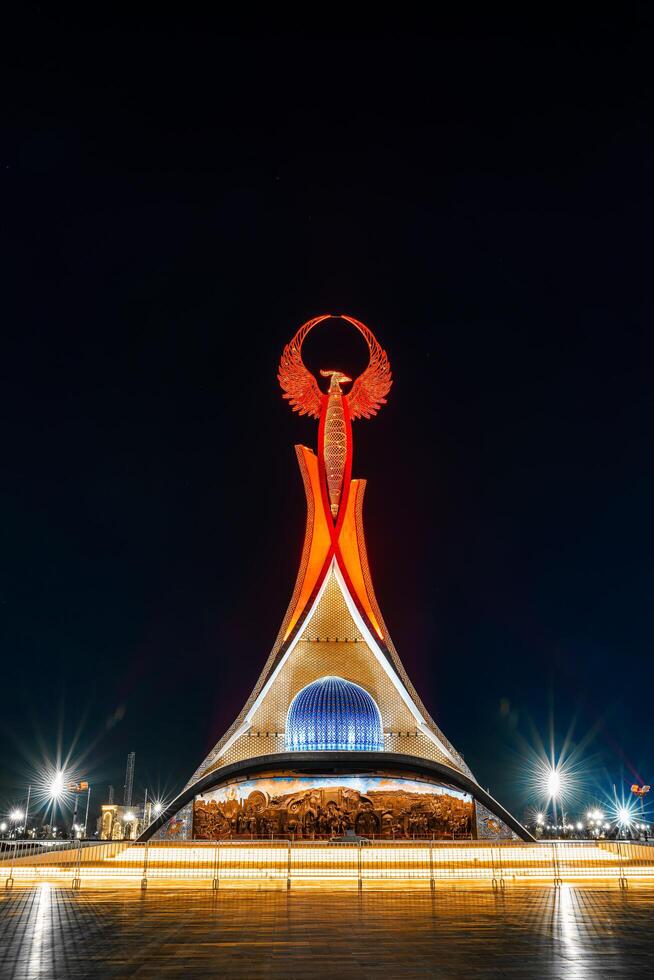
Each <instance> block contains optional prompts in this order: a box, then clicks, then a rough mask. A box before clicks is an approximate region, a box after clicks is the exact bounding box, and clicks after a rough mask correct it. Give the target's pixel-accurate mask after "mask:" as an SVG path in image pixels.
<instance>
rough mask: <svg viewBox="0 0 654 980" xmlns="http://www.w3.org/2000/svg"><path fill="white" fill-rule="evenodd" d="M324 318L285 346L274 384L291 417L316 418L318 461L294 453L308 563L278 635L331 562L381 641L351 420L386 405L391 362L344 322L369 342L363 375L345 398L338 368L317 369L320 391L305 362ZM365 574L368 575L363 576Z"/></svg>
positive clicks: (293, 622) (287, 631) (368, 334)
mask: <svg viewBox="0 0 654 980" xmlns="http://www.w3.org/2000/svg"><path fill="white" fill-rule="evenodd" d="M326 319H330V317H329V315H325V316H319V317H315V318H314V319H313V320H308V321H307V322H306V323H305V324H304V325H303V326H302V327H300V329H299V330H298V332H297V333H296V335H295V337H294V338H293V340H292V341H291V342H290V343H289V344H287V345H286V347H285V348H284V352H283V354H282V358H281V362H280V365H279V375H278V377H279V383H280V384H281V386H282V389H283V391H284V398H287V399H288V400H289V402H290V403H291V407H292V408H293V411H295V412H299V413H300V414H301V415H311V416H312V417H313V418H316V419H318V420H319V425H318V457H317V458H316V456H315V455H314V454H313V453H312V452H311V450H309V449H305V448H304V447H302V448H301V449H300V448H299V447H298V458H299V460H300V466H301V467H302V469H303V473H304V483H305V490H306V494H307V507H308V514H309V515H311V519H310V521H309V522H308V523H307V539H306V540H305V554H306V561H304V560H303V563H302V570H301V575H300V577H301V579H302V581H301V583H300V582H298V587H297V588H296V592H295V595H294V597H293V600H292V602H291V608H289V611H288V614H287V619H286V621H285V626H284V629H283V631H282V637H283V639H284V640H286V639H288V638H289V637H290V635H291V633H292V632H293V630H294V629H295V628H296V626H297V624H298V623H299V622H300V620H301V618H302V615H303V613H304V612H305V610H306V608H307V603H308V600H309V599H310V598H311V596H313V595H314V594H315V592H316V590H317V589H318V588H320V585H321V583H322V581H323V579H324V577H325V575H326V573H327V570H328V568H329V565H330V563H331V561H332V560H333V559H335V560H336V562H337V564H338V566H339V568H340V570H341V572H342V574H343V576H344V579H345V581H346V582H347V583H348V587H349V591H350V593H351V595H352V597H353V599H354V601H355V602H356V604H357V606H358V607H359V610H360V612H361V613H362V614H363V615H364V616H365V618H366V620H367V621H368V623H369V624H370V626H371V627H372V629H373V631H374V632H375V633H376V635H377V636H378V637H379V639H382V640H383V639H384V633H383V629H382V619H381V614H380V613H379V611H378V609H377V603H376V600H375V597H374V594H373V591H372V584H371V582H370V575H369V573H368V569H367V562H366V558H365V541H364V539H363V526H362V523H361V521H360V520H359V521H357V514H358V513H359V514H360V507H361V501H362V499H363V489H364V486H365V484H364V483H362V482H361V481H358V480H352V424H351V423H352V419H357V418H370V417H371V416H372V415H376V414H377V412H378V410H379V408H380V407H381V406H382V405H383V404H385V403H386V395H387V394H388V392H389V389H390V387H391V384H392V378H391V369H390V365H389V363H388V358H387V356H386V354H385V352H384V351H383V350H382V348H381V347H380V346H379V344H378V343H377V341H376V340H375V337H374V335H373V333H372V331H371V330H369V329H368V327H366V326H365V325H364V324H363V323H361V322H360V321H359V320H355V319H354V318H353V317H349V316H343V317H341V319H343V320H347V321H348V323H351V324H352V325H353V326H354V327H356V329H357V330H358V331H359V332H360V333H361V334H362V336H363V337H364V339H365V341H366V343H367V344H368V351H369V360H368V366H367V368H366V370H365V371H364V372H363V373H362V374H361V375H359V377H358V378H356V379H355V380H354V382H353V383H352V388H351V390H350V392H349V393H348V394H344V393H343V391H342V388H341V385H343V384H349V383H350V381H351V379H350V378H349V377H348V376H347V375H346V374H343V372H342V371H340V370H334V369H330V370H321V372H320V374H321V376H322V377H326V378H329V379H330V383H329V389H328V391H327V392H325V393H323V392H322V391H321V389H320V388H319V386H318V382H317V380H316V379H315V378H314V376H313V375H312V374H311V373H310V371H309V370H308V369H307V368H306V366H305V364H304V362H303V360H302V345H303V343H304V340H305V339H306V336H307V334H308V333H309V331H310V330H312V329H313V327H315V326H316V325H317V324H318V323H321V322H322V321H323V320H326ZM364 569H365V574H364Z"/></svg>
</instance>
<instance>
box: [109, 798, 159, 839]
mask: <svg viewBox="0 0 654 980" xmlns="http://www.w3.org/2000/svg"><path fill="white" fill-rule="evenodd" d="M151 821H152V802H151V801H148V802H147V803H146V805H145V820H144V819H143V806H142V805H141V806H126V805H125V804H124V803H103V804H102V807H101V813H100V819H99V820H98V832H99V835H100V840H136V838H137V837H138V836H139V834H142V833H143V831H144V830H145V828H146V827H147V826H149V824H150V823H151Z"/></svg>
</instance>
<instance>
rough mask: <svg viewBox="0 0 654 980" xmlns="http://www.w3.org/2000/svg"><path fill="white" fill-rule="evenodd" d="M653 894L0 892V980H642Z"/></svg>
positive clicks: (651, 952) (649, 956) (650, 950)
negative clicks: (620, 979) (71, 979)
mask: <svg viewBox="0 0 654 980" xmlns="http://www.w3.org/2000/svg"><path fill="white" fill-rule="evenodd" d="M653 913H654V888H652V887H650V886H634V887H631V888H630V889H629V890H628V891H625V892H622V891H620V890H619V889H618V888H617V887H616V886H613V887H600V886H588V887H577V886H575V887H571V886H569V885H564V886H563V887H562V888H560V889H555V888H553V887H545V888H541V887H515V888H507V889H506V890H505V891H504V892H499V893H496V892H493V891H492V890H491V889H490V888H489V889H485V888H476V889H474V888H473V889H469V890H464V889H458V888H457V889H455V888H451V887H442V888H440V887H439V888H437V889H436V891H435V892H434V894H433V895H432V894H431V892H430V891H429V889H424V890H418V889H416V890H408V891H405V892H402V891H372V890H371V891H367V890H365V889H364V891H363V893H362V894H359V893H358V892H357V891H356V889H353V890H347V891H345V890H343V891H329V890H323V889H318V890H315V891H310V890H306V891H303V890H300V889H297V890H291V892H290V893H288V894H287V893H286V892H285V891H256V890H253V889H248V890H227V889H225V890H223V891H218V892H210V891H208V890H207V891H204V890H188V891H180V890H179V889H176V890H155V889H150V890H149V891H148V892H146V893H144V894H142V893H141V891H140V890H138V889H125V888H118V889H109V888H103V889H97V890H91V889H82V890H81V891H77V892H74V891H71V890H69V889H66V888H58V887H55V886H52V885H49V884H40V885H36V886H34V887H32V888H28V887H25V888H15V889H13V890H7V891H2V892H0V976H1V977H2V978H3V980H4V978H9V977H12V978H13V977H30V978H31V977H62V978H64V977H66V978H67V977H90V976H95V977H133V976H138V977H154V976H156V977H158V978H161V980H165V978H166V977H181V976H184V977H190V978H192V977H200V976H202V977H205V978H207V977H210V976H217V975H220V976H221V977H243V978H248V980H250V978H258V977H266V978H271V977H272V978H275V977H289V976H292V977H294V978H295V977H313V978H318V977H338V978H339V980H347V978H350V977H357V978H359V980H360V978H369V977H386V978H389V977H392V978H395V977H398V978H414V977H415V978H417V977H421V978H424V977H439V978H441V977H466V978H473V977H474V978H477V977H482V978H484V977H515V978H530V977H534V978H539V980H540V978H545V977H547V978H549V977H555V978H564V977H565V978H568V977H570V978H571V977H575V978H585V977H588V978H597V977H626V976H640V977H644V976H648V975H649V976H652V975H654V966H652V965H651V964H652V963H653V962H654V935H653V932H652V921H653Z"/></svg>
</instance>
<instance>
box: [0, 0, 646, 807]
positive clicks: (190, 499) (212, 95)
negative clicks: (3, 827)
mask: <svg viewBox="0 0 654 980" xmlns="http://www.w3.org/2000/svg"><path fill="white" fill-rule="evenodd" d="M337 27H338V24H337V23H336V24H334V25H332V30H331V31H330V32H329V33H325V34H322V35H320V34H310V33H305V34H301V33H283V32H278V33H270V34H266V33H265V31H264V30H263V29H259V30H258V32H257V33H255V34H252V35H250V36H247V35H244V34H243V33H238V32H236V31H234V30H232V31H231V32H230V31H224V32H221V31H220V29H219V28H218V26H217V25H216V24H212V23H207V24H203V23H201V22H200V21H199V20H197V21H194V22H193V23H184V22H178V21H175V20H174V19H173V18H172V17H169V18H165V17H164V18H163V19H156V18H154V17H153V18H152V20H149V21H148V22H147V23H145V22H143V23H136V22H127V23H125V24H124V25H121V24H119V23H115V24H109V23H107V24H100V23H97V24H93V23H90V22H89V23H83V22H82V23H79V24H76V25H73V24H69V23H65V22H64V21H63V20H57V19H56V15H54V14H52V15H48V14H46V13H44V12H41V13H38V11H37V12H36V13H35V14H34V15H33V18H32V19H31V20H30V21H29V22H28V23H27V24H22V25H20V26H18V27H17V28H16V31H15V33H14V34H13V35H12V32H11V31H10V32H8V34H7V35H6V36H5V39H4V43H3V47H4V51H3V61H4V65H5V69H4V70H5V81H4V86H3V91H4V106H3V117H4V122H3V124H2V146H1V148H0V168H1V169H0V174H1V181H2V185H1V186H2V222H1V232H0V240H1V242H2V256H1V262H2V266H1V267H2V282H3V287H2V294H3V302H2V306H3V317H2V321H3V325H2V343H1V349H0V375H1V377H0V392H1V394H0V398H1V399H2V405H3V407H2V414H1V419H0V424H1V429H0V446H1V448H2V455H1V460H2V473H1V481H0V535H1V542H2V545H1V554H2V560H1V562H0V650H1V657H2V665H3V669H2V679H3V698H2V706H3V710H2V729H1V731H0V737H1V744H0V749H1V753H0V809H3V810H4V809H5V808H6V807H7V806H8V805H10V804H11V803H12V802H14V801H16V800H18V799H19V797H20V796H21V794H23V793H24V787H25V785H26V782H27V778H28V777H27V773H28V772H29V771H30V769H29V767H30V766H31V765H33V764H34V765H38V763H39V760H40V759H41V757H42V753H44V752H45V753H49V754H51V755H52V754H53V753H54V752H55V751H56V746H57V742H58V739H61V744H62V745H63V748H64V751H67V750H68V749H69V748H70V746H71V743H72V740H73V737H74V735H75V733H76V732H77V733H79V738H78V742H77V744H76V748H75V750H74V752H73V756H74V757H75V758H77V757H79V755H80V753H81V752H82V753H84V752H85V753H86V755H85V758H84V761H83V763H82V764H81V771H82V772H83V774H85V775H87V776H88V778H89V779H90V781H91V783H92V785H93V787H94V798H95V802H96V803H98V802H99V801H100V798H101V797H103V796H104V795H105V792H106V785H107V784H108V783H114V784H115V785H116V787H117V788H118V787H119V786H122V781H123V772H124V761H125V755H126V753H127V752H128V751H129V750H130V749H134V750H135V751H136V755H137V760H136V762H137V765H136V783H137V785H138V787H139V792H140V791H141V789H142V787H144V786H146V785H147V786H148V787H149V788H150V790H151V791H152V790H157V788H159V789H160V790H164V789H165V790H167V791H168V792H169V793H171V792H172V791H174V790H176V789H178V788H180V787H181V785H182V784H183V783H184V782H185V781H186V779H187V778H188V776H189V775H190V773H191V772H192V771H193V770H194V768H195V767H196V766H197V764H198V763H199V762H200V761H201V759H202V758H203V757H204V754H205V753H206V751H207V750H208V749H209V748H210V747H211V746H212V745H213V743H214V742H215V741H216V740H217V738H218V737H219V736H220V735H221V734H222V733H223V731H224V730H225V728H226V727H227V726H228V724H229V723H230V722H231V721H232V718H233V716H234V715H235V713H236V712H237V710H238V709H239V708H240V706H241V704H242V703H243V701H244V700H245V698H246V697H247V695H248V693H249V691H250V689H251V687H252V685H253V684H254V681H255V680H256V677H257V675H258V672H259V670H260V668H261V665H262V664H263V661H264V659H265V657H266V656H267V653H268V651H269V649H270V646H271V644H272V642H273V640H274V638H275V635H276V632H277V629H278V626H279V623H280V620H281V618H282V615H283V613H284V610H285V608H286V604H287V602H288V599H289V596H290V592H291V590H292V586H293V582H294V576H295V571H296V566H297V560H298V556H299V550H300V546H301V541H302V534H303V530H304V498H303V493H302V486H301V480H300V477H299V474H298V472H297V470H296V464H295V458H294V451H293V445H294V443H296V442H305V443H308V444H314V443H315V439H316V433H317V427H316V425H315V423H312V422H310V421H307V420H305V419H300V418H298V416H295V415H293V414H291V412H290V411H289V409H288V407H287V405H286V404H285V403H284V402H283V401H282V399H281V397H280V393H279V390H278V387H277V382H276V366H277V362H278V358H279V354H280V352H281V349H282V346H283V344H284V343H285V342H286V341H287V340H288V339H290V337H291V335H292V334H293V332H294V331H295V330H296V328H297V327H298V326H299V324H300V323H301V322H302V321H304V320H305V319H307V318H309V317H310V316H313V315H316V314H317V313H320V312H324V311H329V310H335V311H344V312H349V313H351V314H352V315H354V316H357V317H359V318H361V319H363V320H364V321H365V322H366V323H368V324H369V325H370V326H371V327H372V328H373V330H374V331H375V332H376V334H377V336H378V338H379V339H380V342H381V343H382V344H383V346H384V347H385V348H386V350H387V351H388V354H389V357H390V360H391V364H392V367H393V370H394V375H395V379H396V383H395V385H394V387H393V389H392V392H391V395H390V397H389V403H388V405H387V406H386V407H385V408H384V409H383V410H382V412H381V413H380V415H379V416H378V418H376V419H375V420H373V421H372V422H364V423H357V424H356V426H355V464H354V474H355V475H356V476H365V477H367V478H368V480H369V486H368V492H367V504H366V506H367V511H366V517H367V535H368V546H369V551H370V557H371V563H372V569H373V573H374V576H375V581H376V587H377V592H378V597H379V600H380V603H381V606H382V609H383V611H384V614H385V618H386V621H387V623H388V625H389V628H390V630H391V633H392V635H393V637H394V640H395V643H396V645H397V647H398V650H399V652H400V655H401V657H402V658H403V661H404V663H405V665H406V667H407V669H408V671H409V673H410V675H411V676H412V678H413V680H414V682H415V684H416V687H417V688H418V690H419V691H420V693H421V694H422V696H423V698H424V700H425V702H426V704H427V705H428V707H429V708H430V710H431V711H432V713H433V715H434V717H435V718H436V720H437V721H438V722H439V724H440V725H441V727H442V728H443V730H444V731H445V733H446V734H447V735H448V736H449V738H450V739H451V740H452V741H453V742H454V744H455V745H456V746H457V747H458V748H459V749H460V750H461V751H462V752H463V753H464V755H465V757H466V759H467V761H468V762H469V764H470V765H471V767H472V769H473V771H474V772H475V774H476V775H477V777H478V778H479V780H480V782H482V783H483V784H484V785H488V786H490V789H491V791H492V792H494V793H495V794H496V795H497V796H499V797H500V798H501V799H502V800H503V801H504V802H505V803H506V804H507V805H509V806H511V807H514V808H516V810H517V811H518V812H519V813H521V812H522V808H523V806H524V805H525V803H527V802H528V795H527V794H526V792H525V789H524V787H523V785H522V784H521V782H520V781H519V773H520V770H521V768H524V758H525V755H524V753H525V741H526V742H527V743H529V744H534V736H533V733H532V726H533V727H534V728H535V729H536V730H537V731H538V732H539V733H540V734H541V736H542V737H543V738H545V737H546V735H547V731H548V725H549V719H550V714H551V712H552V710H553V717H554V725H555V732H556V733H557V744H558V745H559V746H560V744H561V742H562V740H563V736H564V735H565V733H566V731H567V730H568V728H569V726H570V725H571V723H572V722H573V720H574V723H575V727H574V734H573V740H574V742H575V743H578V744H580V746H581V748H580V749H579V753H580V756H581V757H582V758H583V765H584V769H585V770H586V773H587V779H588V793H601V792H602V791H607V790H609V789H610V786H611V784H612V783H613V782H617V783H618V784H619V785H620V784H621V783H622V782H623V780H626V781H628V782H631V781H632V776H633V777H634V778H635V777H642V779H644V780H645V781H649V780H654V770H653V769H652V762H653V752H654V736H653V735H652V726H651V721H650V718H651V708H650V699H651V693H650V692H651V690H652V683H653V682H654V664H653V660H652V647H653V641H654V626H653V623H652V599H651V595H652V589H653V586H654V582H653V574H652V552H653V545H654V535H653V529H652V528H653V525H652V500H653V499H654V463H653V456H652V418H653V411H652V410H653V401H654V396H653V394H652V380H651V377H652V361H651V354H652V342H651V330H652V312H653V306H654V304H653V300H652V267H653V261H652V228H653V227H654V193H653V190H652V188H653V186H654V182H653V179H652V178H653V174H652V170H653V164H654V98H653V95H654V91H653V89H654V77H653V76H652V72H651V51H652V47H653V45H654V21H653V20H652V19H648V18H647V14H646V13H642V14H630V15H629V16H628V17H626V16H625V18H624V19H621V20H616V21H614V22H611V21H588V20H583V21H582V20H580V21H579V22H567V23H565V24H564V25H558V26H557V25H555V24H552V23H550V24H546V23H543V24H531V25H529V24H526V23H519V24H513V25H511V24H504V25H502V24H498V23H494V24H491V23H490V22H489V23H487V22H479V23H475V22H474V21H471V22H470V23H468V24H467V25H466V24H455V23H451V24H450V23H448V24H447V25H442V26H441V28H439V29H438V30H434V31H432V32H428V31H426V30H423V29H421V28H420V25H418V24H416V25H414V30H413V32H409V31H408V30H407V31H402V30H399V29H397V28H393V29H391V28H390V27H389V28H388V29H385V28H384V29H382V28H380V29H379V31H378V32H377V33H374V32H372V33H368V34H365V33H362V32H356V31H355V29H354V28H353V29H352V33H350V34H347V33H345V32H340V33H339V31H338V30H337ZM354 342H355V341H354V340H353V339H352V338H351V337H350V336H349V335H348V336H347V337H342V334H341V333H340V332H339V331H338V330H334V331H333V332H331V334H330V333H326V334H324V335H323V336H322V338H321V339H320V340H317V341H316V343H317V344H318V345H320V344H324V345H327V348H328V349H329V350H330V351H332V354H331V355H330V360H334V359H335V356H340V355H342V357H341V360H348V359H352V358H354V359H356V357H357V356H359V355H360V353H361V351H360V348H359V347H352V344H354ZM329 343H332V345H335V346H332V347H329ZM320 353H321V349H319V348H318V347H316V348H315V349H314V352H313V357H314V359H316V360H317V359H319V354H320ZM309 355H311V350H309ZM351 362H352V361H351V360H348V363H351ZM323 366H324V365H323ZM591 735H592V737H591Z"/></svg>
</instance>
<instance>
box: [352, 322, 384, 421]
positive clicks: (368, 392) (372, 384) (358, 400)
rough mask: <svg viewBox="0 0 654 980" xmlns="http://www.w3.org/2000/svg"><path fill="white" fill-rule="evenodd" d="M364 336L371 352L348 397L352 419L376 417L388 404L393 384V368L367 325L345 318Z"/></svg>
mask: <svg viewBox="0 0 654 980" xmlns="http://www.w3.org/2000/svg"><path fill="white" fill-rule="evenodd" d="M343 319H344V320H349V322H350V323H351V324H353V325H354V326H355V327H356V328H357V330H358V331H359V332H360V333H361V334H362V335H363V337H364V338H365V340H366V343H367V344H368V350H369V351H370V360H369V361H368V367H367V368H366V369H365V371H364V372H363V374H360V375H359V377H358V378H357V379H356V381H355V382H354V384H353V385H352V388H351V390H350V393H349V394H348V395H347V396H346V397H347V404H348V408H349V410H350V417H351V418H353V419H360V418H366V419H369V418H370V416H371V415H376V414H377V412H378V411H379V409H380V408H381V406H382V405H385V404H386V395H387V394H388V392H389V391H390V388H391V385H392V384H393V376H392V374H391V366H390V364H389V363H388V358H387V356H386V352H385V351H384V350H382V348H381V347H380V346H379V344H378V343H377V341H376V340H375V337H374V335H373V333H372V331H370V330H368V328H367V327H366V326H365V324H363V323H361V322H360V321H359V320H355V319H354V318H353V317H349V316H344V317H343Z"/></svg>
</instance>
